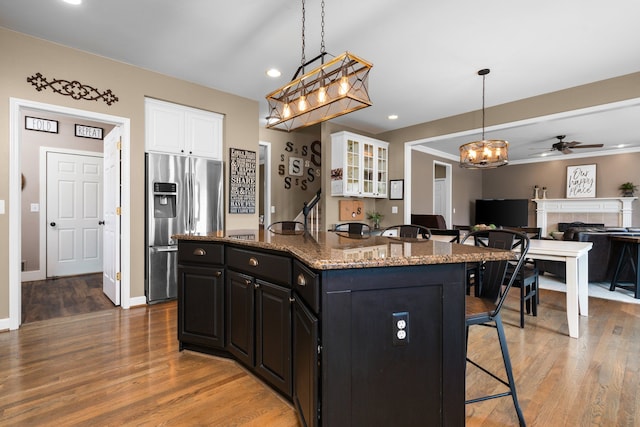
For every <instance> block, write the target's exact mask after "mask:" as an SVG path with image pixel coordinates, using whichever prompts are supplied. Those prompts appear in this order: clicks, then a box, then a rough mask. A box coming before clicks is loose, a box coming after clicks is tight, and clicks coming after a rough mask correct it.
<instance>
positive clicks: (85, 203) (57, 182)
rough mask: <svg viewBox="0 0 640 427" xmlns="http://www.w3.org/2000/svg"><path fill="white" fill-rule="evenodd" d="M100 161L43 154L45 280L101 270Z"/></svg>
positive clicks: (76, 155)
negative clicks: (45, 245) (45, 168)
mask: <svg viewBox="0 0 640 427" xmlns="http://www.w3.org/2000/svg"><path fill="white" fill-rule="evenodd" d="M101 217H102V158H101V157H99V156H98V155H96V156H84V155H78V154H64V153H55V152H50V153H47V277H57V276H70V275H75V274H86V273H96V272H100V271H102V227H101V226H100V224H99V221H101Z"/></svg>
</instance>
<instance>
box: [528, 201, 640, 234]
mask: <svg viewBox="0 0 640 427" xmlns="http://www.w3.org/2000/svg"><path fill="white" fill-rule="evenodd" d="M636 199H637V197H602V198H589V199H533V202H534V203H536V205H537V206H536V224H537V226H538V227H540V228H541V233H542V236H546V235H547V234H548V227H549V224H548V215H549V214H550V213H557V214H576V213H586V214H606V213H615V214H617V217H618V223H617V224H616V225H617V226H618V227H631V216H632V213H633V207H632V206H631V204H632V202H633V201H634V200H636Z"/></svg>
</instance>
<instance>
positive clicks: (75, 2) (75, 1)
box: [62, 0, 82, 6]
mask: <svg viewBox="0 0 640 427" xmlns="http://www.w3.org/2000/svg"><path fill="white" fill-rule="evenodd" d="M62 1H64V2H65V3H69V4H73V5H76V6H77V5H79V4H82V0H62Z"/></svg>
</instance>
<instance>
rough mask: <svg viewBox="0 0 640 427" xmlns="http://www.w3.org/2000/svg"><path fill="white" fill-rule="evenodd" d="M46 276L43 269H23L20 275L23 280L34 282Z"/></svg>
mask: <svg viewBox="0 0 640 427" xmlns="http://www.w3.org/2000/svg"><path fill="white" fill-rule="evenodd" d="M44 279H46V276H45V274H44V271H42V270H32V271H23V272H22V273H21V276H20V280H21V281H22V282H33V281H34V280H44Z"/></svg>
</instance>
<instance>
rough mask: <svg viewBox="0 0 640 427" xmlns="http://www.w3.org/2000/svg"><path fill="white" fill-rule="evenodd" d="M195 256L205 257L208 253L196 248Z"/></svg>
mask: <svg viewBox="0 0 640 427" xmlns="http://www.w3.org/2000/svg"><path fill="white" fill-rule="evenodd" d="M193 254H194V255H195V256H205V255H206V254H207V251H205V250H204V249H202V248H196V249H194V250H193Z"/></svg>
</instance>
